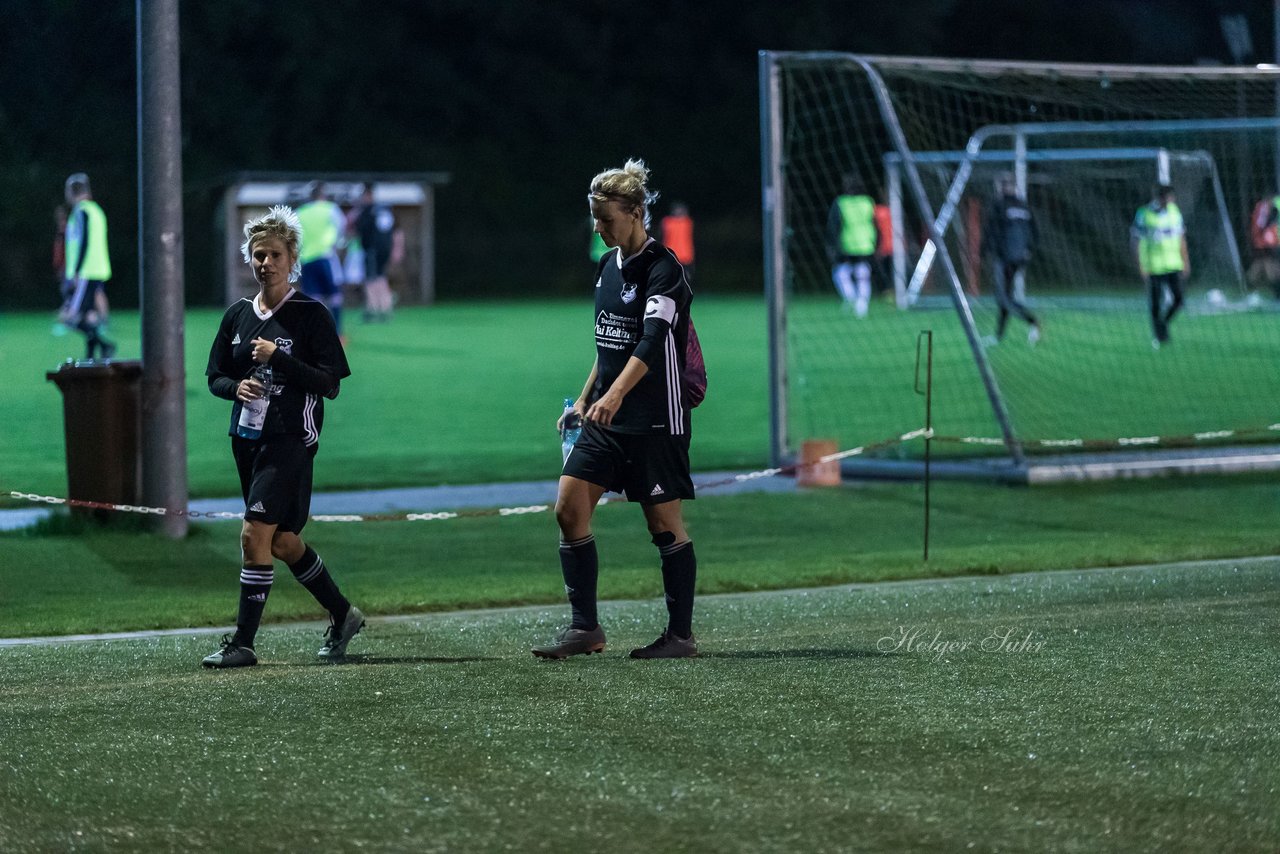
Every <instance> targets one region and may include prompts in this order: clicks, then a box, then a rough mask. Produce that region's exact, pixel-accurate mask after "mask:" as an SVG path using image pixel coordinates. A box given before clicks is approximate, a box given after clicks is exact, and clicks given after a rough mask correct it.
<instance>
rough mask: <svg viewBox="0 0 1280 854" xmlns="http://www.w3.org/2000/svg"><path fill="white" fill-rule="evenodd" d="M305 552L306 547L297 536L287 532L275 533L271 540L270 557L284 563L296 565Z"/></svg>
mask: <svg viewBox="0 0 1280 854" xmlns="http://www.w3.org/2000/svg"><path fill="white" fill-rule="evenodd" d="M305 551H306V546H305V545H303V543H302V540H301V539H299V538H298V535H297V534H294V533H292V532H289V531H276V533H275V535H274V536H272V538H271V556H272V557H274V558H276V559H277V560H282V561H284V562H285V563H291V564H292V563H297V562H298V560H299V559H301V557H302V555H303V553H304V552H305Z"/></svg>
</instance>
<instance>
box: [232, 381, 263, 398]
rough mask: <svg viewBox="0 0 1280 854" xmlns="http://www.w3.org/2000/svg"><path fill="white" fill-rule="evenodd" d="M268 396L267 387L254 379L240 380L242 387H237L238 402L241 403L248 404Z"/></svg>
mask: <svg viewBox="0 0 1280 854" xmlns="http://www.w3.org/2000/svg"><path fill="white" fill-rule="evenodd" d="M266 394H267V387H266V386H264V385H263V384H262V383H260V382H258V381H257V380H255V379H253V378H252V377H250V378H249V379H247V380H240V385H238V386H236V400H238V401H240V402H241V403H248V402H249V401H251V400H257V399H258V398H260V397H266Z"/></svg>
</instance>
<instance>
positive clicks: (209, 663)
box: [200, 635, 258, 667]
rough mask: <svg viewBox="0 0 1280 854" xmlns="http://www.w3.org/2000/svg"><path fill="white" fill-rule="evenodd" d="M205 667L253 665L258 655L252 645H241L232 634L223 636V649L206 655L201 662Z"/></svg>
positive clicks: (256, 661)
mask: <svg viewBox="0 0 1280 854" xmlns="http://www.w3.org/2000/svg"><path fill="white" fill-rule="evenodd" d="M200 663H201V664H203V665H204V666H205V667H253V666H254V665H255V664H257V663H258V656H257V654H256V653H255V652H254V651H253V647H251V646H240V644H238V643H236V642H235V640H234V639H232V637H231V636H230V635H223V636H222V649H220V650H218V651H217V652H215V653H212V654H210V655H206V656H205V657H204V660H203V661H201V662H200Z"/></svg>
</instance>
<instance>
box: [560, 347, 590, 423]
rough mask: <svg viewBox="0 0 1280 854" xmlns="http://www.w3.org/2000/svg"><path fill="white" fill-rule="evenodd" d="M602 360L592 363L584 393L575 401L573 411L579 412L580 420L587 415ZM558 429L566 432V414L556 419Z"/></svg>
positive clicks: (583, 388)
mask: <svg viewBox="0 0 1280 854" xmlns="http://www.w3.org/2000/svg"><path fill="white" fill-rule="evenodd" d="M599 369H600V362H599V360H596V361H594V362H592V363H591V373H589V374H587V381H586V383H585V384H584V385H583V386H582V394H580V395H578V399H577V400H575V401H574V402H573V411H574V412H576V413H578V420H579V422H581V421H582V419H583V418H585V417H586V414H587V407H588V406H589V405H590V403H589V401H590V400H591V390H592V389H593V388H595V385H596V377H597V376H598V375H599ZM556 430H557V431H560V432H564V415H563V414H561V416H560V417H559V418H558V419H556Z"/></svg>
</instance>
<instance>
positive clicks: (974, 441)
mask: <svg viewBox="0 0 1280 854" xmlns="http://www.w3.org/2000/svg"><path fill="white" fill-rule="evenodd" d="M1278 432H1280V422H1278V423H1275V424H1269V425H1267V426H1266V427H1263V428H1259V429H1254V430H1210V431H1204V432H1199V433H1190V434H1187V435H1184V436H1123V437H1120V438H1117V439H1036V440H1029V441H1026V442H1024V443H1023V447H1028V448H1030V447H1040V448H1075V449H1091V450H1117V449H1124V448H1134V447H1153V446H1163V447H1186V446H1189V445H1195V444H1198V443H1201V442H1207V441H1216V440H1219V439H1229V438H1241V439H1256V438H1261V437H1264V436H1269V435H1271V434H1275V433H1278ZM914 439H932V440H933V441H935V442H953V443H959V444H964V445H999V446H1003V445H1004V440H1003V439H998V438H994V437H989V436H939V435H937V434H935V433H934V432H933V431H931V430H927V429H925V428H920V429H918V430H912V431H910V432H907V433H903V434H901V435H899V436H895V437H893V438H889V439H885V440H883V441H880V442H873V443H871V444H867V445H859V446H858V447H856V448H849V449H847V450H843V451H836V452H834V453H831V454H826V455H824V456H822V457H819V458H818V459H816V460H813V461H812V462H809V463H793V464H791V465H785V466H777V467H774V468H767V469H760V470H759V471H753V472H747V473H745V474H737V475H734V476H733V477H727V478H723V479H721V480H713V481H706V482H703V483H699V484H695V487H694V488H695V489H696V490H698V491H699V492H701V491H704V490H709V489H717V488H720V487H724V486H732V485H735V484H739V483H747V482H749V481H753V480H760V479H762V478H768V477H777V476H778V475H793V474H795V473H797V472H799V471H800V470H802V469H805V468H810V467H813V466H819V465H825V464H829V463H833V462H838V461H840V460H845V459H849V458H850V457H856V456H859V455H862V454H866V453H869V452H874V451H879V450H883V449H884V448H889V447H893V446H894V445H900V444H904V443H906V442H910V441H912V440H914ZM8 494H9V497H10V498H14V499H17V500H19V501H30V502H32V503H37V504H54V505H60V506H65V507H81V508H84V509H88V510H109V511H113V512H117V513H139V514H144V515H154V516H185V517H186V518H189V519H243V518H244V514H243V513H232V512H228V511H224V510H203V511H202V510H191V509H189V508H182V509H172V510H171V509H168V508H165V507H147V506H143V505H136V504H111V503H109V502H105V501H85V500H82V499H77V498H60V497H57V496H53V495H37V494H35V493H30V492H18V491H10V492H9V493H8ZM625 500H626V498H625V497H624V496H620V495H619V496H608V495H606V496H604V497H602V498H601V499H600V503H601V504H611V503H614V502H619V501H625ZM551 507H552V505H550V504H530V505H527V506H524V507H497V508H482V509H475V510H448V511H439V512H428V513H317V514H313V515H312V516H311V521H313V522H442V521H447V520H450V519H469V518H480V517H485V516H526V515H530V514H534V513H546V512H547V511H548V510H550V509H551Z"/></svg>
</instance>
